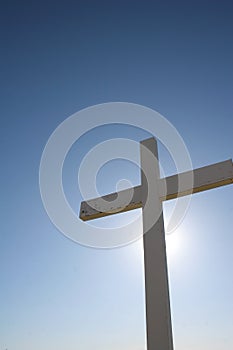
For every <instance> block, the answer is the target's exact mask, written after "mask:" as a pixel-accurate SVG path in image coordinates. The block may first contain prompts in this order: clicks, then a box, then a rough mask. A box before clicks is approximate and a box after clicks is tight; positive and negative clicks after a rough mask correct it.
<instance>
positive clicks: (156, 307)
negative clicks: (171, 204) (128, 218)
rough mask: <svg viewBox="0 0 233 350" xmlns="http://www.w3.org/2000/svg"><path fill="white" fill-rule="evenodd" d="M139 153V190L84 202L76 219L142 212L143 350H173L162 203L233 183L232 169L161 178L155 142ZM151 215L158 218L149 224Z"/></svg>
mask: <svg viewBox="0 0 233 350" xmlns="http://www.w3.org/2000/svg"><path fill="white" fill-rule="evenodd" d="M140 153H141V185H139V186H136V187H134V188H133V189H126V190H124V191H120V192H118V193H117V192H115V193H111V194H108V195H106V196H103V197H100V198H95V199H91V200H88V201H85V202H82V203H81V208H80V218H81V219H82V220H83V221H87V220H92V219H96V218H101V217H104V216H107V215H112V214H116V213H120V212H126V211H129V210H133V209H137V208H142V218H143V244H144V270H145V295H146V329H147V349H148V350H172V349H173V341H172V327H171V315H170V302H169V288H168V274H167V261H166V246H165V232H164V223H163V212H162V201H165V200H169V199H174V198H177V197H181V196H185V195H188V194H192V193H197V192H201V191H205V190H208V189H212V188H216V187H219V186H224V185H228V184H231V183H233V164H232V160H231V159H229V160H226V161H224V162H220V163H217V164H213V165H209V166H205V167H203V168H199V169H195V170H193V171H188V172H184V173H181V174H177V175H173V176H169V177H166V178H160V175H159V173H160V172H159V164H158V150H157V142H156V140H155V139H154V138H150V139H147V140H144V141H142V142H141V143H140ZM150 154H152V155H153V157H151V156H150ZM190 178H191V179H192V181H191V182H190ZM132 190H133V191H132ZM129 198H130V201H129ZM155 212H156V215H157V217H156V220H155V222H153V223H152V224H151V218H152V217H154V216H155ZM145 233H146V234H145Z"/></svg>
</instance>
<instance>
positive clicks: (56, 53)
mask: <svg viewBox="0 0 233 350" xmlns="http://www.w3.org/2000/svg"><path fill="white" fill-rule="evenodd" d="M0 23H1V32H0V38H1V39H0V40H1V57H0V59H1V125H2V127H1V131H2V134H1V151H2V167H1V187H2V196H1V203H2V206H1V216H2V220H1V222H2V225H1V226H2V229H1V236H0V249H1V253H0V349H6V348H7V349H8V350H16V349H17V350H41V349H44V350H60V349H69V350H74V349H82V350H91V349H96V350H100V349H101V350H110V349H111V350H118V349H121V350H144V349H145V316H144V312H145V310H144V287H143V265H142V245H141V243H142V242H141V241H138V242H136V243H135V244H132V245H130V246H127V247H124V248H121V249H115V250H107V251H106V250H94V249H90V248H86V247H82V246H79V245H78V244H75V243H73V242H72V241H70V240H69V239H67V238H65V237H64V236H63V235H62V234H60V233H59V232H58V231H57V230H56V229H55V227H54V226H53V225H52V224H51V222H50V221H49V218H48V217H47V215H46V212H45V211H44V208H43V205H42V202H41V198H40V192H39V185H38V172H39V162H40V157H41V154H42V151H43V148H44V146H45V143H46V141H47V139H48V138H49V136H50V134H51V133H52V132H53V130H54V129H55V128H56V127H57V126H58V125H59V124H60V123H61V122H62V121H63V120H64V119H65V118H67V117H68V116H69V115H71V114H73V113H75V112H76V111H78V110H80V109H82V108H84V107H88V106H90V105H94V104H97V103H103V102H109V101H127V102H134V103H139V104H142V105H145V106H148V107H151V108H153V109H155V110H157V111H159V112H160V113H161V114H162V115H164V116H165V117H166V118H167V119H168V120H169V121H170V122H171V123H173V124H174V126H175V127H176V128H177V130H178V131H179V132H180V134H181V135H182V137H183V138H184V141H185V143H186V145H187V147H188V149H189V152H190V155H191V157H192V161H193V164H194V166H195V167H198V166H203V165H206V164H209V163H214V162H218V161H222V160H225V159H228V158H231V157H233V141H232V131H233V130H232V129H233V118H232V117H233V103H232V101H233V98H232V97H233V96H232V95H233V70H232V62H233V44H232V37H233V5H232V2H231V1H226V0H223V1H215V0H214V1H176V2H171V1H163V2H162V1H111V2H110V1H108V2H107V1H98V2H97V1H82V2H80V1H66V2H65V1H63V2H61V1H47V2H45V1H40V2H34V1H11V2H4V3H2V4H1V11H0ZM83 122H85V121H83ZM114 136H116V137H129V138H132V139H135V140H137V141H139V140H141V139H143V138H145V137H147V135H146V134H145V132H143V131H140V130H135V129H133V128H130V127H129V128H126V127H123V126H122V127H115V128H114V127H105V128H99V129H98V130H94V131H93V132H91V133H89V134H87V135H85V137H83V138H82V139H81V140H80V141H79V142H77V144H76V145H75V146H74V147H73V149H72V150H71V153H70V154H69V155H68V159H67V163H66V164H65V169H64V187H65V189H66V193H67V197H68V198H69V200H70V201H71V203H72V205H73V206H74V207H75V208H76V210H77V211H78V208H79V203H80V200H81V197H80V195H79V193H78V191H77V169H78V165H79V161H80V160H81V158H82V156H84V155H85V153H86V151H87V150H88V149H90V148H91V147H92V146H93V145H95V144H96V143H98V142H99V141H101V140H104V139H107V138H111V137H114ZM160 151H161V152H160V154H161V157H162V156H163V155H164V157H165V158H166V157H167V159H169V157H168V156H167V155H166V152H165V151H164V149H163V148H162V147H160ZM167 172H168V173H169V172H172V168H170V165H167ZM99 175H100V176H99V177H98V179H97V184H98V186H99V190H100V192H101V193H104V192H108V191H112V190H115V183H116V181H118V180H119V179H120V178H122V177H123V178H129V179H130V181H131V182H132V183H133V184H138V183H139V182H140V178H139V171H138V170H137V169H136V168H135V167H132V166H130V165H129V164H125V163H122V162H121V161H119V163H118V162H117V161H116V162H112V164H110V165H106V167H105V168H103V169H102V172H101V174H99ZM113 175H114V176H113ZM232 195H233V190H232V187H231V186H228V187H225V188H220V189H216V190H212V191H209V192H206V193H201V194H198V195H195V196H194V197H193V200H192V204H191V206H190V209H189V211H188V213H187V215H186V217H185V219H184V221H183V223H182V225H181V226H180V227H179V228H178V229H177V231H176V232H175V233H174V234H173V235H172V242H173V243H171V244H169V239H168V263H169V279H170V289H171V302H172V319H173V330H174V343H175V349H177V350H186V349H189V350H197V349H198V350H204V349H205V350H206V349H211V350H218V349H221V350H229V349H232V348H233V338H232V334H233V321H232V314H233V301H232V295H233V278H232V266H233V255H232V246H233V232H232V231H233V230H232V223H233V221H232V217H233V204H232ZM164 208H165V214H166V211H169V204H165V205H164ZM128 215H131V214H128ZM132 215H134V214H132ZM121 218H122V219H121V220H125V216H124V217H123V216H121ZM111 220H113V221H112V223H113V225H114V220H115V223H116V222H117V220H118V219H116V218H113V219H111ZM165 221H166V215H165ZM176 244H177V245H179V249H177V250H174V246H175V245H176Z"/></svg>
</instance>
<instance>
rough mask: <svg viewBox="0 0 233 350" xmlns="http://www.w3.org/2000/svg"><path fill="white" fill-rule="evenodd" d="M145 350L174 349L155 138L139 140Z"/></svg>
mask: <svg viewBox="0 0 233 350" xmlns="http://www.w3.org/2000/svg"><path fill="white" fill-rule="evenodd" d="M140 154H141V180H142V217H143V244H144V262H145V265H144V272H145V297H146V332H147V350H173V340H172V326H171V312H170V302H169V287H168V273H167V257H166V244H165V230H164V222H163V211H162V202H161V200H160V198H159V187H158V184H159V178H160V171H159V163H158V149H157V142H156V140H155V139H154V138H150V139H147V140H144V141H142V142H141V143H140Z"/></svg>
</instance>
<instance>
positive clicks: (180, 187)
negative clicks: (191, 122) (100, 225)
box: [80, 159, 233, 221]
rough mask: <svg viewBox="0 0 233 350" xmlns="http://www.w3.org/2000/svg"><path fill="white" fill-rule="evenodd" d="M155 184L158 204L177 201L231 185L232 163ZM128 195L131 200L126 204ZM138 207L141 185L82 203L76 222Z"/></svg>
mask: <svg viewBox="0 0 233 350" xmlns="http://www.w3.org/2000/svg"><path fill="white" fill-rule="evenodd" d="M192 175H193V186H192V187H191V188H190V176H192ZM159 181H160V186H159V187H160V188H159V193H160V200H161V201H165V200H169V199H175V198H177V197H182V196H185V195H189V194H192V193H198V192H201V191H205V190H209V189H212V188H216V187H220V186H225V185H228V184H231V183H233V163H232V160H231V159H229V160H226V161H224V162H220V163H216V164H212V165H208V166H205V167H202V168H198V169H195V170H193V171H187V172H184V173H181V174H179V176H178V175H172V176H168V177H166V178H162V179H160V180H159ZM178 181H179V184H178ZM186 184H187V185H186ZM131 193H132V198H131V200H130V201H129V197H130V194H131ZM103 200H104V201H103ZM141 207H142V195H141V185H139V186H136V187H134V188H131V189H126V190H123V191H119V192H115V193H111V194H108V195H105V196H102V197H99V198H95V199H91V200H88V201H84V202H82V203H81V207H80V219H82V220H83V221H87V220H93V219H97V218H101V217H104V216H108V215H112V214H116V213H122V212H126V211H129V210H132V209H137V208H141Z"/></svg>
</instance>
